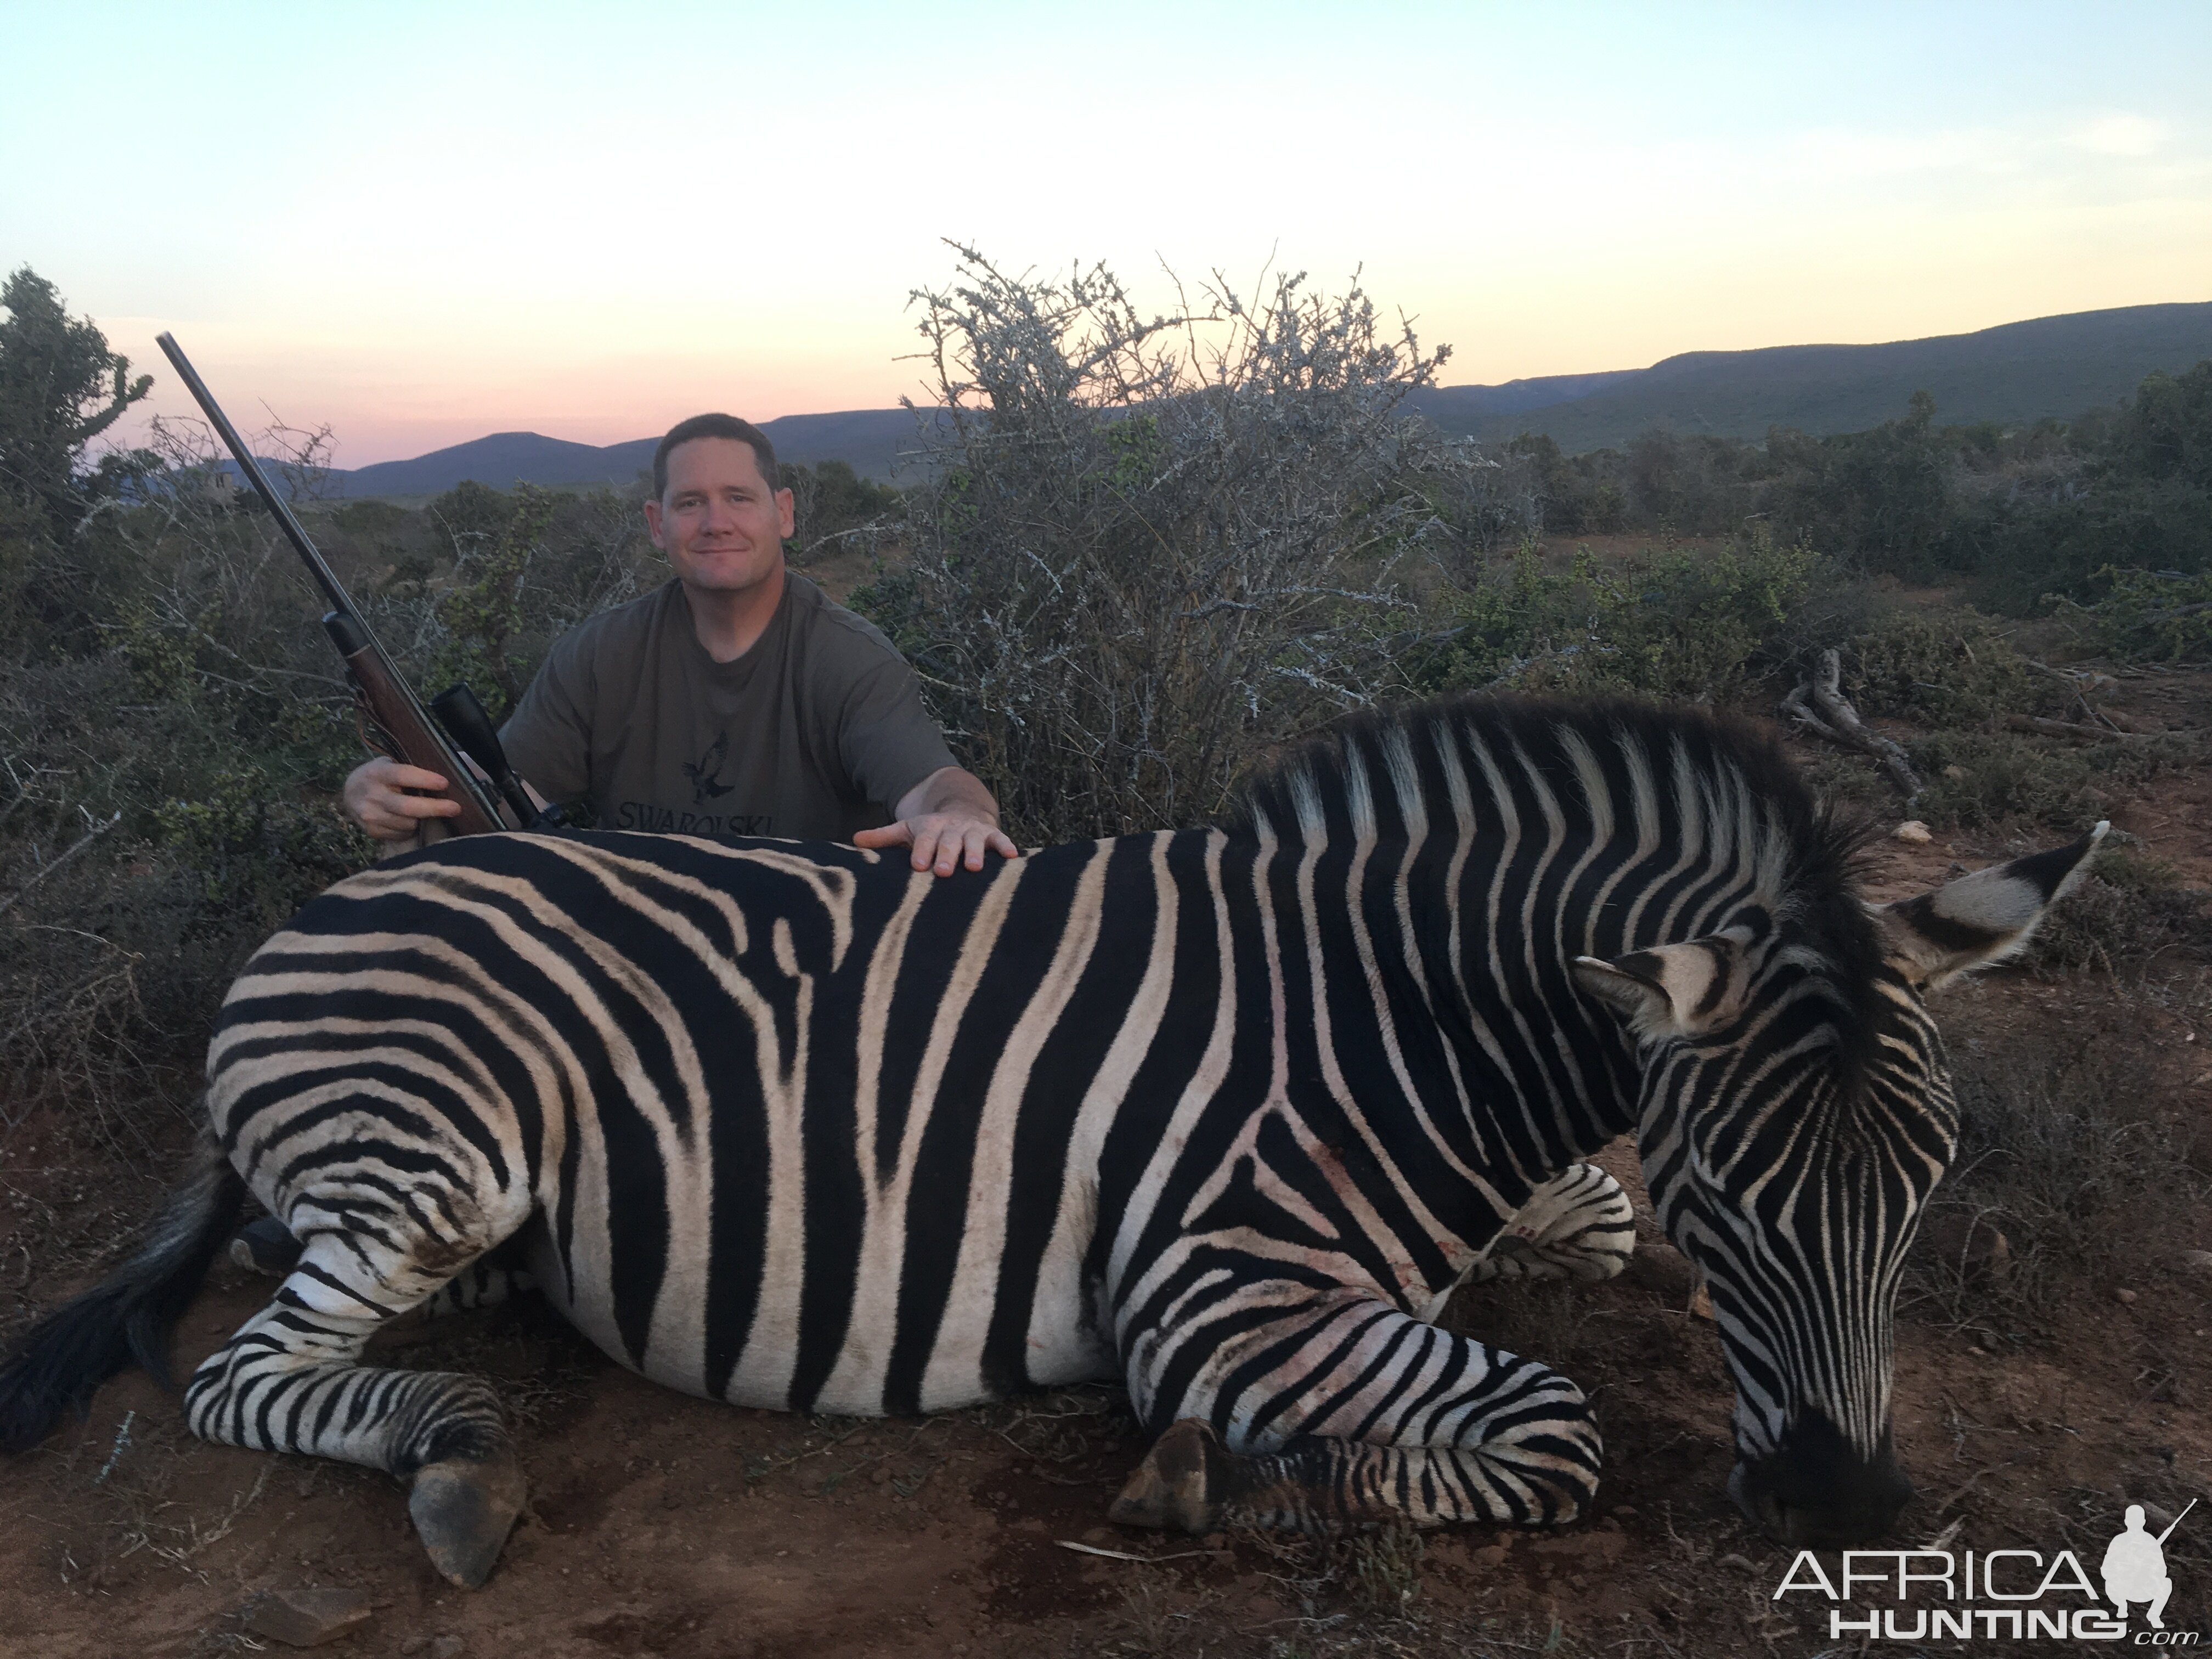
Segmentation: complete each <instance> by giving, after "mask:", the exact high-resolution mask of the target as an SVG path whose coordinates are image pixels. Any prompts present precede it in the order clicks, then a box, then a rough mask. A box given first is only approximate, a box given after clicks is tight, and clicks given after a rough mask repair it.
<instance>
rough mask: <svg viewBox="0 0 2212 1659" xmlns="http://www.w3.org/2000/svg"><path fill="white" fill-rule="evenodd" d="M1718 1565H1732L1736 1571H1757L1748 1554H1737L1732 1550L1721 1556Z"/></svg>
mask: <svg viewBox="0 0 2212 1659" xmlns="http://www.w3.org/2000/svg"><path fill="white" fill-rule="evenodd" d="M1720 1565H1722V1566H1724V1567H1734V1568H1735V1570H1736V1571H1738V1572H1756V1571H1759V1569H1758V1568H1756V1567H1754V1566H1753V1565H1751V1558H1750V1557H1749V1556H1747V1555H1738V1554H1736V1553H1735V1551H1733V1550H1731V1551H1729V1553H1728V1554H1726V1555H1723V1557H1721V1559H1720Z"/></svg>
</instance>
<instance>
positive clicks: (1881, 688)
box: [1838, 610, 2067, 726]
mask: <svg viewBox="0 0 2212 1659" xmlns="http://www.w3.org/2000/svg"><path fill="white" fill-rule="evenodd" d="M1838 648H1839V649H1840V650H1841V652H1842V655H1843V670H1844V679H1843V684H1844V692H1845V694H1846V695H1848V696H1850V699H1851V701H1852V703H1853V705H1854V706H1855V707H1857V709H1858V711H1859V713H1860V714H1866V715H1888V716H1894V717H1896V718H1899V719H1903V720H1916V721H1917V722H1919V723H1920V724H1921V725H1923V726H1980V725H1986V724H1989V723H1990V722H1991V721H1996V720H2002V719H2003V718H2004V716H2006V715H2007V714H2036V713H2051V712H2056V711H2057V708H2058V707H2059V706H2060V705H2063V703H2064V702H2066V701H2067V694H2066V690H2065V688H2064V687H2063V685H2061V684H2059V683H2058V682H2057V681H2056V680H2053V679H2051V678H2050V677H2049V676H2047V675H2039V674H2038V673H2036V672H2035V671H2033V669H2031V668H2030V667H2029V666H2028V665H2027V659H2026V658H2025V657H2023V656H2022V655H2021V653H2019V651H2017V650H2016V649H2015V648H2014V647H2013V645H2012V644H2011V642H2010V641H2008V640H2007V639H2006V638H2005V636H2004V635H2003V634H2002V632H2001V631H2000V630H1999V629H1998V628H1997V626H1996V624H1995V623H1992V622H1990V620H1989V618H1987V617H1983V616H1980V615H1978V613H1976V612H1974V611H1946V612H1941V613H1937V612H1930V611H1902V610H1900V611H1891V612H1888V613H1887V614H1886V615H1882V616H1879V617H1875V619H1874V620H1873V621H1872V622H1871V623H1870V624H1869V625H1868V626H1866V627H1864V628H1863V629H1860V630H1859V631H1857V632H1855V633H1853V634H1851V635H1848V636H1847V637H1845V638H1844V640H1843V641H1842V642H1841V644H1840V646H1839V647H1838Z"/></svg>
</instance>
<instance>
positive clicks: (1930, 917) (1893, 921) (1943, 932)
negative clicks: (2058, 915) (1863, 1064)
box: [1874, 823, 2112, 990]
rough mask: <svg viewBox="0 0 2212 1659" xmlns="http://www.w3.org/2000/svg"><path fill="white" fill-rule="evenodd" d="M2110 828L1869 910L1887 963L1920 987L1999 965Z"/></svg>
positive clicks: (2082, 871) (2078, 874)
mask: <svg viewBox="0 0 2212 1659" xmlns="http://www.w3.org/2000/svg"><path fill="white" fill-rule="evenodd" d="M2111 828H2112V825H2111V824H2109V823H2100V824H2099V825H2098V826H2097V827H2096V828H2095V829H2092V830H2091V831H2090V832H2089V833H2088V834H2087V835H2086V836H2082V837H2081V840H2079V841H2077V842H2072V843H2070V844H2069V845H2068V846H2065V847H2059V848H2052V849H2051V851H2050V852H2047V853H2031V854H2028V855H2027V857H2026V858H2019V859H2015V860H2012V861H2011V862H2010V863H2008V864H1993V865H1991V866H1990V867H1989V868H1988V869H1986V870H1977V871H1975V872H1974V873H1973V874H1972V875H1971V876H1961V877H1960V878H1958V880H1956V881H1954V882H1951V883H1949V884H1947V885H1945V886H1942V887H1939V888H1937V889H1936V890H1935V891H1934V892H1932V893H1922V894H1920V895H1919V896H1917V897H1914V898H1909V899H1899V900H1898V901H1897V902H1895V903H1893V904H1878V905H1875V907H1874V915H1875V923H1876V924H1877V925H1878V926H1879V927H1881V932H1882V942H1883V944H1884V945H1885V946H1887V951H1888V954H1889V957H1890V959H1891V960H1892V961H1893V962H1895V963H1898V964H1899V966H1901V967H1902V968H1903V969H1904V970H1905V976H1906V977H1907V978H1908V979H1910V980H1911V981H1913V983H1915V984H1916V985H1918V986H1919V987H1922V988H1923V990H1925V989H1932V988H1934V987H1936V986H1938V985H1941V984H1942V982H1943V981H1945V980H1947V979H1949V978H1950V977H1951V976H1952V975H1954V974H1960V973H1966V972H1969V971H1971V970H1972V969H1976V968H1986V967H1988V966H1989V965H1990V963H1993V962H2002V961H2003V960H2004V958H2005V957H2008V956H2010V955H2011V954H2012V953H2013V952H2014V951H2017V950H2019V949H2020V948H2021V946H2022V945H2026V944H2027V941H2028V940H2029V939H2031V938H2032V937H2033V935H2034V933H2035V929H2036V925H2037V924H2038V923H2039V922H2040V921H2042V920H2043V918H2044V915H2045V913H2046V912H2047V911H2049V909H2050V908H2051V906H2052V905H2054V904H2056V903H2057V902H2058V901H2059V900H2060V899H2062V898H2063V897H2065V896H2066V895H2067V894H2068V893H2069V892H2071V891H2073V890H2074V887H2075V884H2076V883H2078V882H2079V881H2080V880H2081V878H2082V877H2083V876H2084V875H2086V874H2087V873H2088V869H2089V861H2090V859H2091V857H2092V855H2093V854H2095V852H2096V850H2097V843H2098V842H2100V841H2102V840H2103V839H2104V838H2105V832H2106V830H2107V829H2111Z"/></svg>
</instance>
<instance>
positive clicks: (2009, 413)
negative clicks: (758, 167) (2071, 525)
mask: <svg viewBox="0 0 2212 1659" xmlns="http://www.w3.org/2000/svg"><path fill="white" fill-rule="evenodd" d="M2205 357H2212V301H2170V302H2163V303H2160V304H2154V305H2144V306H2120V307H2110V308H2107V309H2105V310H2100V311H2079V312H2069V313H2062V314H2060V315H2057V316H2051V317H2030V318H2025V319H2021V320H2019V321H2017V322H2010V323H1998V324H1995V325H1991V326H1990V327H1988V328H1984V329H1973V330H1969V331H1965V332H1962V333H1957V334H1936V335H1928V336H1925V337H1921V338H1918V339H1912V340H1890V341H1883V342H1878V343H1873V344H1861V345H1854V344H1849V343H1809V344H1802V345H1786V346H1756V347H1751V348H1748V349H1740V350H1716V349H1700V350H1696V351H1684V352H1677V353H1675V354H1674V356H1669V357H1664V358H1662V359H1661V360H1660V361H1659V362H1656V363H1653V364H1651V365H1650V367H1649V368H1627V369H1603V370H1597V371H1594V372H1590V373H1585V374H1544V375H1534V376H1529V377H1526V378H1523V379H1521V380H1508V381H1504V382H1503V383H1501V384H1498V385H1495V386H1425V387H1422V388H1420V389H1419V390H1418V391H1416V392H1413V393H1412V394H1410V395H1409V397H1408V398H1407V406H1408V407H1409V408H1411V409H1413V410H1415V411H1417V412H1418V413H1419V414H1421V415H1422V416H1425V417H1426V418H1427V419H1429V420H1430V421H1431V422H1434V423H1435V424H1436V425H1437V428H1440V429H1441V430H1443V432H1445V433H1447V434H1449V435H1452V436H1455V437H1467V438H1473V439H1475V440H1477V441H1483V442H1493V443H1494V442H1499V441H1504V440H1505V439H1507V438H1510V437H1512V436H1513V435H1516V434H1517V433H1521V432H1533V433H1541V434H1543V435H1546V436H1548V437H1551V438H1553V439H1554V440H1555V441H1558V443H1559V446H1560V447H1561V448H1563V449H1565V450H1567V451H1568V452H1569V453H1576V452H1578V451H1582V450H1589V449H1598V448H1604V447H1613V446H1618V445H1620V444H1622V443H1625V442H1626V441H1627V440H1628V439H1630V438H1631V437H1632V436H1634V435H1636V434H1637V433H1638V432H1640V431H1643V430H1644V429H1645V428H1649V427H1652V426H1667V427H1672V428H1675V429H1676V430H1679V431H1684V432H1692V433H1710V434H1712V435H1716V436H1720V437H1729V438H1746V439H1758V438H1762V437H1764V436H1765V434H1766V431H1767V429H1768V428H1770V427H1774V426H1789V427H1796V428H1799V429H1800V430H1802V431H1805V432H1809V433H1813V434H1814V435H1826V434H1829V433H1835V432H1853V431H1861V430H1863V429H1865V428H1869V427H1872V426H1876V425H1879V424H1880V423H1881V422H1883V421H1886V420H1893V419H1894V418H1896V417H1897V416H1900V415H1902V414H1903V413H1904V412H1905V404H1906V402H1907V400H1908V399H1909V398H1911V395H1912V394H1913V393H1914V392H1923V391H1924V392H1929V393H1930V394H1931V395H1933V396H1934V398H1935V399H1936V410H1937V413H1938V416H1939V418H1940V419H1942V421H1943V422H1946V423H1952V422H1974V421H1983V420H1993V421H1998V422H2003V423H2006V424H2008V425H2023V424H2028V423H2031V422H2034V421H2036V420H2039V419H2042V418H2045V417H2046V416H2050V417H2054V418H2057V419H2061V420H2065V419H2070V418H2072V417H2073V416H2077V415H2080V414H2081V413H2083V412H2085V411H2086V410H2090V409H2093V408H2096V407H2098V406H2100V405H2104V404H2113V403H2117V402H2118V401H2119V400H2120V399H2121V398H2125V397H2127V396H2129V395H2130V393H2132V392H2134V390H2135V388H2136V385H2137V384H2138V383H2139V382H2140V381H2141V380H2142V378H2143V376H2144V375H2146V374H2149V373H2151V372H2152V371H2153V370H2154V369H2165V370H2167V371H2168V372H2173V373H2178V372H2179V371H2180V370H2182V369H2185V368H2189V367H2190V366H2191V364H2193V363H2195V362H2197V361H2199V360H2200V359H2203V358H2205ZM923 418H926V417H924V416H920V415H918V414H917V413H915V411H912V410H905V409H854V410H829V411H826V412H823V413H819V414H812V415H785V416H778V417H777V418H776V419H775V420H772V421H764V422H762V423H761V426H762V429H763V431H764V432H766V433H767V434H768V435H769V439H770V441H773V442H774V443H775V447H776V453H777V454H778V455H779V456H780V457H781V459H785V460H789V461H796V462H799V463H802V464H804V465H810V466H812V465H820V464H821V463H822V462H823V461H828V460H842V461H844V462H847V463H848V464H849V465H851V466H852V467H853V468H854V471H858V472H860V474H862V475H863V476H864V477H872V478H877V479H888V478H891V477H894V476H895V473H896V468H897V465H898V462H899V459H900V457H901V455H902V453H908V452H911V451H912V450H913V449H914V448H915V447H916V445H917V442H918V441H919V438H920V433H919V431H918V429H917V428H918V423H919V422H920V421H921V420H922V419H923ZM657 441H658V440H657V439H656V438H635V439H630V440H629V441H625V442H622V443H615V444H605V445H592V444H583V443H577V442H574V441H571V440H568V439H565V438H550V437H547V436H545V435H543V434H542V433H536V432H528V431H512V432H494V433H488V434H486V435H484V436H483V437H481V438H473V439H471V440H469V441H466V442H465V443H459V444H449V445H447V446H446V447H443V448H441V449H435V450H432V451H430V452H428V453H427V454H422V455H417V456H415V457H412V458H410V459H407V460H398V461H379V462H375V463H373V464H372V465H368V466H363V467H358V468H355V469H353V470H351V471H338V472H334V473H333V474H332V475H331V483H332V485H333V487H334V488H335V489H337V490H338V491H339V492H340V493H342V494H343V495H435V494H437V493H440V492H441V491H444V490H447V489H452V488H453V486H454V485H455V484H458V483H461V482H463V481H464V480H465V479H474V480H475V481H476V482H477V483H484V484H489V485H491V486H493V487H495V488H497V489H506V488H507V487H508V486H510V485H512V484H513V483H516V482H517V481H520V482H524V483H534V484H544V485H556V486H557V485H590V484H611V485H623V484H628V483H630V482H632V481H633V480H634V479H635V477H637V475H638V474H639V473H640V472H641V471H644V470H645V469H646V468H647V467H648V466H650V465H652V461H653V446H654V444H655V443H656V442H657Z"/></svg>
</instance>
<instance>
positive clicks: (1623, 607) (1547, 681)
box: [1415, 525, 1819, 700]
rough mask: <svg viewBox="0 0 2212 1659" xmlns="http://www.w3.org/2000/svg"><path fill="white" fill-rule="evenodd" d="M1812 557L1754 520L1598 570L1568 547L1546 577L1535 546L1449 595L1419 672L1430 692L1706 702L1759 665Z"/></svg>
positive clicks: (1797, 597) (1796, 598) (1806, 577)
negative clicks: (1722, 538)
mask: <svg viewBox="0 0 2212 1659" xmlns="http://www.w3.org/2000/svg"><path fill="white" fill-rule="evenodd" d="M1818 564H1819V560H1818V558H1817V556H1815V555H1814V553H1813V551H1812V550H1810V549H1809V548H1808V547H1806V546H1805V545H1803V544H1792V545H1785V544H1780V543H1778V542H1776V541H1775V540H1774V538H1773V537H1772V535H1771V533H1770V532H1768V531H1767V529H1766V527H1765V526H1764V525H1754V526H1752V528H1751V529H1750V530H1749V531H1748V532H1746V533H1744V534H1743V535H1741V536H1738V537H1736V538H1733V539H1731V540H1730V541H1729V543H1728V544H1726V545H1725V546H1724V547H1722V548H1720V549H1718V550H1714V551H1711V552H1703V553H1701V552H1693V551H1690V550H1683V549H1680V548H1674V547H1671V546H1670V547H1668V548H1665V549H1662V550H1660V551H1659V552H1657V553H1656V554H1653V555H1650V556H1647V557H1644V558H1641V559H1634V560H1630V561H1627V562H1622V563H1620V564H1618V565H1607V564H1606V563H1604V562H1601V561H1600V560H1599V559H1597V558H1596V557H1595V556H1594V555H1593V554H1592V553H1591V552H1590V550H1589V549H1588V548H1587V547H1583V548H1577V550H1575V554H1574V556H1573V557H1572V559H1571V561H1570V562H1569V565H1568V568H1566V569H1565V571H1563V572H1556V573H1554V572H1550V571H1547V570H1546V569H1545V568H1544V566H1543V561H1542V558H1541V555H1540V553H1539V551H1538V550H1537V548H1536V546H1535V544H1534V543H1533V542H1524V543H1523V544H1522V546H1521V548H1520V550H1519V551H1517V552H1516V554H1515V555H1514V556H1513V557H1512V559H1511V560H1510V561H1509V562H1505V563H1504V564H1503V565H1502V566H1500V567H1498V568H1492V570H1490V571H1488V572H1486V573H1485V574H1484V575H1483V577H1482V578H1481V579H1480V580H1478V581H1477V582H1476V583H1475V584H1474V586H1473V587H1472V588H1470V589H1468V590H1467V591H1465V592H1462V593H1459V594H1455V595H1453V596H1451V597H1450V598H1449V600H1448V615H1449V618H1450V624H1449V629H1447V630H1446V635H1445V637H1444V638H1443V641H1441V643H1440V644H1439V645H1438V646H1437V647H1432V649H1431V653H1430V654H1429V656H1428V657H1427V658H1426V659H1425V660H1424V661H1422V662H1421V663H1420V664H1419V665H1418V667H1417V668H1416V669H1415V673H1416V676H1417V678H1418V680H1419V684H1421V685H1422V686H1423V687H1424V688H1425V689H1428V690H1437V691H1444V690H1460V689H1464V688H1469V687H1481V686H1499V687H1510V688H1512V689H1515V690H1559V691H1631V692H1636V693H1639V694H1642V695H1644V696H1654V697H1666V698H1674V699H1683V700H1687V699H1710V698H1711V697H1714V696H1722V695H1724V694H1725V693H1727V692H1729V691H1730V690H1735V688H1737V687H1739V686H1740V685H1741V684H1743V682H1744V681H1745V680H1746V679H1747V678H1749V677H1751V676H1753V675H1754V674H1756V673H1758V672H1759V671H1762V670H1763V669H1764V668H1765V666H1767V665H1768V664H1769V661H1770V659H1771V648H1772V647H1773V646H1774V645H1775V643H1776V642H1777V641H1778V640H1779V639H1780V638H1781V637H1782V635H1783V632H1784V626H1785V624H1786V623H1788V621H1789V619H1790V616H1791V613H1792V610H1793V607H1795V606H1796V605H1797V604H1798V603H1799V602H1800V601H1801V600H1802V598H1803V596H1804V594H1805V593H1806V592H1807V590H1808V586H1809V585H1810V583H1811V581H1812V580H1813V577H1814V572H1815V570H1816V568H1817V567H1818Z"/></svg>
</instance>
